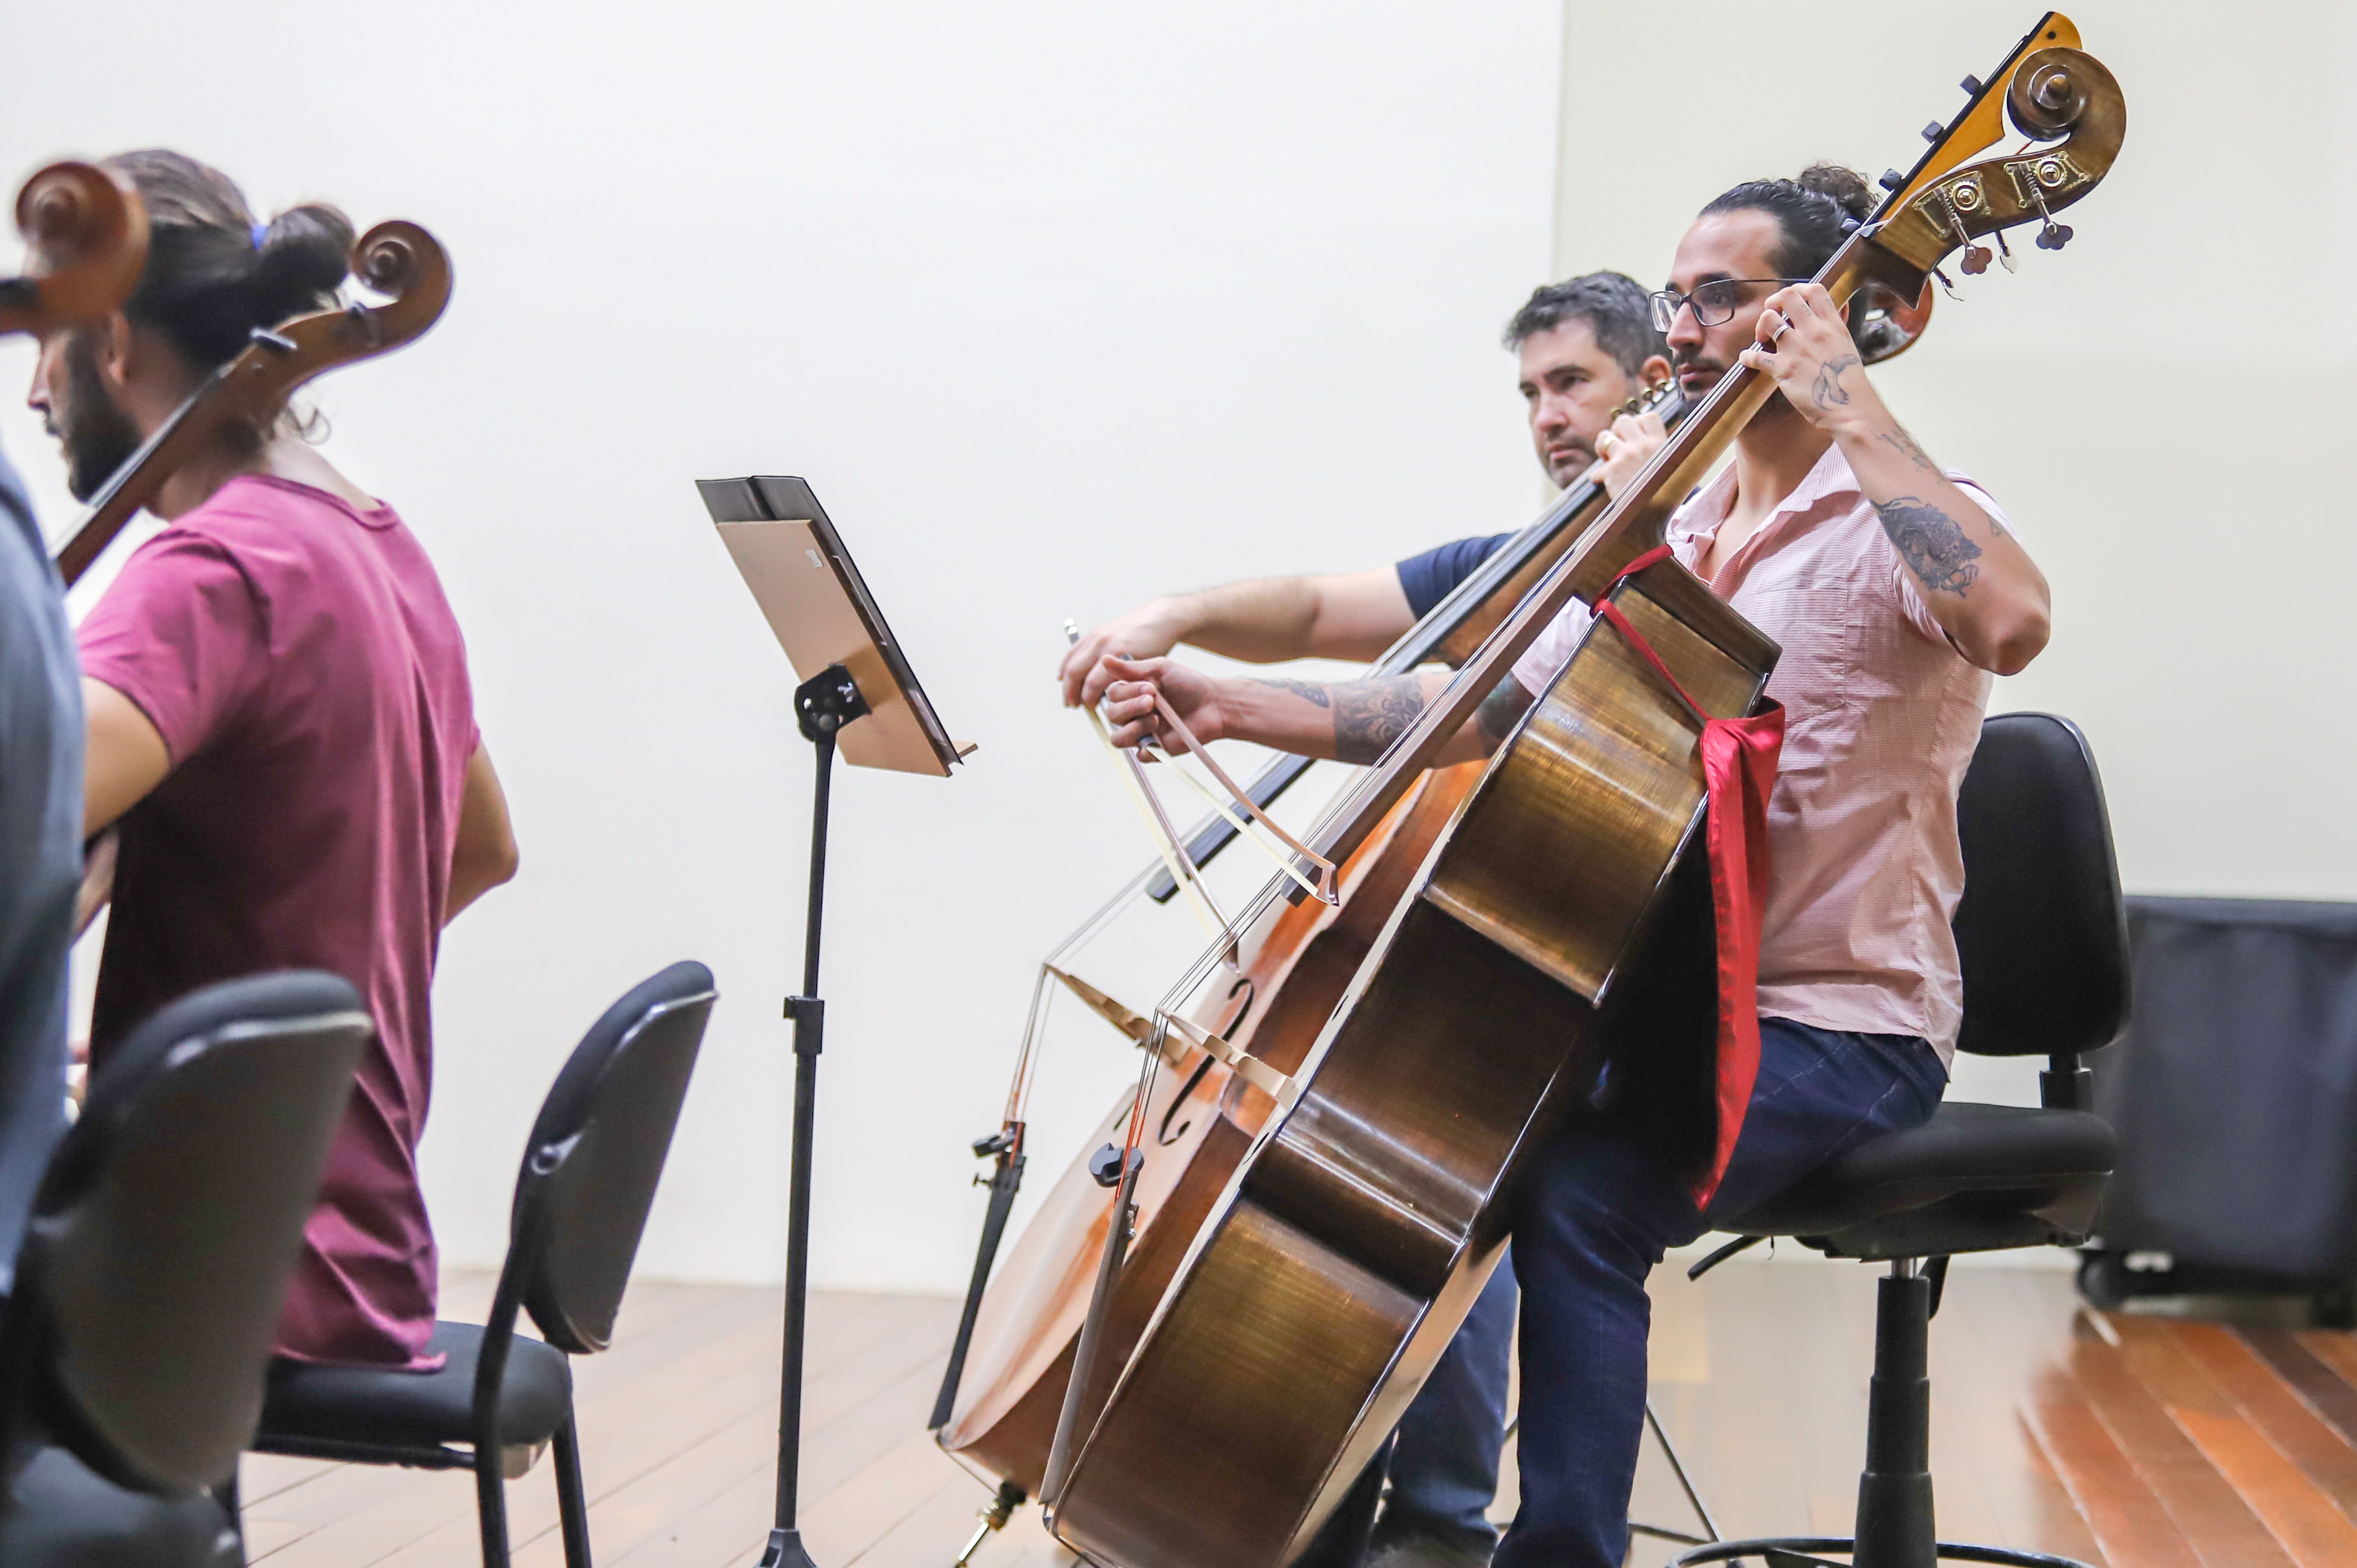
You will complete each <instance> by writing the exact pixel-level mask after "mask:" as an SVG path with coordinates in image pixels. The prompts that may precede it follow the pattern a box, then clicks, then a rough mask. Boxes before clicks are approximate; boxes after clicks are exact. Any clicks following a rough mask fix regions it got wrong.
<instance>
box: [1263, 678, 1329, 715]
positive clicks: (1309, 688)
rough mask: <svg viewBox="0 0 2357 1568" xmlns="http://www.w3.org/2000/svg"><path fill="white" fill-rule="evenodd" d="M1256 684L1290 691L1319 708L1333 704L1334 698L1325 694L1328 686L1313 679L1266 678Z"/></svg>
mask: <svg viewBox="0 0 2357 1568" xmlns="http://www.w3.org/2000/svg"><path fill="white" fill-rule="evenodd" d="M1258 684H1260V685H1263V686H1274V687H1275V688H1276V689H1277V690H1278V691H1280V692H1290V693H1293V694H1294V695H1295V696H1297V697H1298V698H1300V699H1301V700H1302V701H1303V702H1305V703H1315V704H1317V705H1318V707H1321V708H1330V707H1332V706H1333V705H1334V700H1333V699H1332V698H1331V697H1330V696H1329V695H1328V694H1327V692H1328V688H1326V687H1324V686H1321V685H1319V684H1318V682H1315V681H1283V680H1267V681H1262V682H1258Z"/></svg>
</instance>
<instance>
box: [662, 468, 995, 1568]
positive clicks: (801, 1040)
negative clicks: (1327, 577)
mask: <svg viewBox="0 0 2357 1568" xmlns="http://www.w3.org/2000/svg"><path fill="white" fill-rule="evenodd" d="M695 488H696V489H697V490H698V491H700V492H701V493H702V494H703V497H704V505H705V510H707V511H709V512H711V514H712V521H713V522H714V524H715V525H716V526H717V527H718V528H719V530H720V539H721V542H723V543H725V544H726V545H727V547H728V553H729V556H730V557H731V558H732V559H733V560H735V562H736V563H737V571H738V572H739V573H740V574H741V575H743V576H744V578H745V585H746V586H747V587H748V588H750V589H752V590H753V598H754V601H755V602H756V603H757V604H759V606H760V607H761V614H762V615H763V616H764V617H766V618H768V620H769V623H770V631H771V632H773V633H775V634H776V636H777V639H778V646H779V647H780V648H782V649H784V650H786V658H787V659H788V660H791V662H792V664H793V667H794V673H795V674H796V675H798V676H800V677H801V678H802V684H801V686H799V687H798V688H796V689H795V692H794V716H795V718H796V721H797V722H798V723H799V725H800V726H801V729H802V738H803V739H805V740H807V741H809V742H810V743H811V744H812V745H813V746H816V747H817V748H818V779H817V782H816V784H815V785H814V787H813V791H812V796H811V857H810V910H809V915H808V918H807V919H806V921H805V923H804V925H803V928H802V994H801V995H799V996H789V997H787V998H786V1016H787V1017H789V1018H791V1019H792V1020H793V1026H794V1154H793V1174H792V1177H791V1183H790V1186H789V1196H788V1198H787V1206H786V1325H785V1365H784V1368H783V1370H782V1372H781V1374H780V1388H779V1398H778V1511H777V1520H776V1523H775V1525H774V1526H773V1528H771V1530H770V1542H769V1546H768V1548H767V1549H766V1550H765V1551H764V1552H762V1553H761V1563H760V1568H816V1565H815V1564H814V1563H812V1561H811V1555H810V1553H809V1552H808V1551H806V1550H805V1549H804V1548H803V1546H802V1531H801V1530H800V1529H798V1528H797V1527H796V1525H795V1522H794V1512H795V1509H796V1507H797V1504H798V1502H799V1498H798V1497H797V1492H798V1490H799V1487H800V1483H801V1473H802V1330H803V1327H804V1325H805V1323H806V1321H807V1315H808V1304H809V1295H810V1192H811V1133H812V1128H813V1122H814V1120H815V1117H816V1112H817V1103H816V1102H817V1098H818V1055H819V1050H820V1048H821V1046H822V1044H823V1041H824V1038H825V1034H826V1004H824V1003H823V1002H821V1001H820V1000H819V995H818V950H819V932H820V928H821V924H822V921H823V917H824V911H825V892H826V809H827V796H828V793H829V790H830V787H831V784H832V781H833V779H834V753H835V749H836V746H837V732H838V731H839V732H841V741H840V744H841V747H842V751H843V756H844V760H845V761H846V762H848V763H850V764H851V765H852V766H853V767H855V768H889V769H891V770H893V771H895V772H899V773H929V774H931V775H933V776H934V777H936V778H941V779H946V778H948V777H949V774H950V768H951V767H952V765H954V764H955V763H957V762H958V761H960V760H961V759H962V758H963V757H965V756H966V754H967V753H969V752H971V751H972V750H974V747H973V746H970V745H969V746H960V745H959V744H957V743H956V742H954V741H952V740H951V739H950V737H949V732H948V731H947V730H945V729H943V728H942V722H941V720H940V719H939V718H937V717H935V716H934V714H933V705H932V703H930V702H928V701H927V700H926V698H925V693H924V689H923V688H922V687H920V686H919V685H918V684H917V677H916V672H915V671H912V670H910V669H909V661H908V660H907V659H906V658H905V657H904V656H903V655H902V654H901V651H900V645H899V643H898V642H896V641H894V640H893V638H892V632H891V628H888V627H887V626H886V625H885V624H884V615H883V612H882V611H880V610H878V609H877V607H876V600H875V598H874V597H873V596H871V595H869V593H868V592H867V585H866V583H865V582H863V581H862V580H861V579H860V575H859V568H858V567H856V566H855V565H853V564H851V554H850V553H849V552H848V551H846V550H845V549H844V547H843V540H842V537H841V536H840V535H838V534H837V533H836V532H834V524H833V523H831V522H829V521H827V516H826V513H825V511H824V510H823V509H822V508H821V507H820V506H819V504H818V498H817V497H816V496H814V495H813V494H812V493H811V488H810V486H809V485H807V484H805V483H803V482H802V480H800V479H795V478H782V477H772V476H755V477H750V478H742V479H698V480H697V481H696V482H695ZM861 719H865V720H866V721H867V722H866V723H865V724H856V723H855V721H857V720H861Z"/></svg>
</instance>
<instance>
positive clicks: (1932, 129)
mask: <svg viewBox="0 0 2357 1568" xmlns="http://www.w3.org/2000/svg"><path fill="white" fill-rule="evenodd" d="M1946 134H1948V128H1947V127H1946V126H1945V125H1943V124H1940V122H1938V121H1937V120H1934V121H1932V123H1931V124H1928V125H1926V126H1924V127H1923V139H1924V140H1925V141H1927V142H1932V143H1937V142H1938V141H1939V139H1940V138H1941V137H1943V136H1944V135H1946Z"/></svg>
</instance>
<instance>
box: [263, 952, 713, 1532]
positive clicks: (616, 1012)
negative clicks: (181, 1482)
mask: <svg viewBox="0 0 2357 1568" xmlns="http://www.w3.org/2000/svg"><path fill="white" fill-rule="evenodd" d="M713 999H714V992H713V989H712V972H711V971H710V970H708V969H706V968H705V967H704V966H703V965H702V964H700V963H675V964H673V965H672V966H671V967H670V968H669V969H666V970H664V971H663V972H662V973H661V974H658V975H656V976H655V977H654V978H652V979H651V980H648V981H646V982H644V983H641V984H640V985H639V986H638V987H636V988H635V989H634V990H632V991H631V992H630V994H629V995H627V996H625V997H623V998H622V999H621V1000H620V1001H619V1002H617V1003H615V1004H613V1005H612V1006H611V1007H608V1009H607V1010H606V1015H605V1016H604V1017H602V1018H599V1019H598V1020H597V1023H596V1024H595V1025H594V1026H591V1028H590V1030H589V1033H588V1034H587V1036H584V1037H583V1038H582V1041H581V1044H580V1045H579V1046H578V1047H575V1049H574V1052H573V1056H572V1058H571V1059H569V1060H568V1061H566V1063H565V1069H564V1071H562V1072H560V1073H558V1074H557V1077H556V1083H555V1086H554V1088H552V1089H551V1090H549V1091H548V1098H547V1100H546V1101H543V1102H542V1105H541V1108H540V1117H539V1120H537V1121H536V1122H533V1128H532V1138H531V1140H530V1142H529V1143H528V1144H526V1145H525V1148H524V1156H523V1169H522V1172H521V1173H520V1174H519V1175H518V1176H517V1178H516V1190H515V1202H514V1206H513V1208H512V1209H511V1213H510V1219H509V1239H508V1256H507V1262H506V1264H505V1265H504V1266H503V1267H502V1268H501V1269H500V1283H499V1290H498V1292H497V1294H495V1295H494V1296H493V1297H492V1299H491V1312H490V1322H489V1323H487V1324H483V1325H481V1326H477V1325H474V1324H471V1323H440V1324H436V1326H435V1329H434V1338H433V1341H432V1348H433V1349H434V1350H436V1351H437V1352H439V1353H440V1354H442V1355H444V1356H447V1358H448V1360H447V1362H446V1364H445V1365H444V1366H443V1367H442V1369H440V1370H439V1371H436V1372H396V1371H371V1370H368V1369H355V1368H349V1367H318V1366H307V1365H302V1364H299V1363H296V1362H292V1361H281V1362H279V1363H278V1364H277V1365H276V1366H274V1368H272V1369H271V1373H270V1391H269V1398H268V1400H267V1402H266V1403H265V1404H264V1408H263V1412H262V1432H261V1434H260V1435H259V1436H258V1437H256V1438H255V1439H254V1442H253V1448H254V1449H255V1451H256V1452H259V1453H264V1454H291V1455H297V1456H299V1457H304V1458H312V1459H340V1460H348V1461H352V1462H356V1463H359V1464H364V1465H407V1466H415V1467H418V1468H422V1469H429V1470H454V1469H468V1470H472V1471H473V1472H474V1473H475V1498H476V1508H477V1512H478V1516H479V1523H480V1525H481V1529H482V1541H483V1563H484V1564H485V1568H505V1564H506V1563H507V1561H508V1529H507V1490H506V1482H507V1481H508V1479H510V1478H511V1477H518V1476H522V1474H523V1473H524V1472H525V1471H526V1470H527V1469H529V1468H530V1467H531V1466H532V1463H533V1460H534V1459H535V1458H537V1457H538V1455H539V1452H540V1450H541V1449H542V1448H543V1447H544V1446H548V1445H550V1444H554V1449H555V1466H554V1467H555V1471H556V1497H557V1507H558V1511H559V1515H560V1518H561V1520H562V1523H563V1529H564V1532H565V1563H567V1565H568V1568H589V1515H588V1506H587V1500H586V1499H585V1498H584V1497H583V1495H582V1490H581V1455H580V1448H579V1444H578V1443H577V1442H576V1437H575V1434H574V1428H573V1370H572V1366H571V1363H570V1362H568V1361H567V1360H566V1359H565V1358H566V1357H567V1356H568V1355H575V1356H586V1355H588V1354H591V1353H592V1352H595V1351H598V1350H603V1349H604V1348H606V1347H607V1345H608V1343H609V1342H610V1341H611V1339H612V1337H613V1330H614V1316H615V1314H616V1313H617V1312H619V1310H620V1308H621V1305H622V1289H623V1287H624V1286H625V1285H626V1284H628V1283H630V1263H631V1261H632V1260H633V1259H634V1258H636V1257H637V1256H638V1251H639V1237H640V1232H641V1231H643V1230H645V1229H646V1222H647V1210H648V1208H650V1207H651V1206H652V1204H653V1202H654V1196H655V1184H656V1182H657V1181H658V1180H659V1179H660V1178H661V1177H662V1166H663V1157H664V1155H667V1154H668V1153H669V1152H670V1149H671V1138H672V1130H673V1127H674V1126H675V1125H677V1123H678V1121H679V1108H680V1102H681V1101H682V1100H683V1099H684V1098H685V1097H686V1094H687V1080H688V1075H689V1074H690V1073H691V1072H692V1071H694V1067H695V1055H696V1049H697V1047H698V1046H699V1045H700V1044H701V1043H702V1041H703V1039H704V1026H705V1019H706V1018H708V1017H709V1016H710V1015H711V1013H712V1004H713ZM519 1308H522V1310H524V1311H527V1312H529V1313H531V1314H532V1320H533V1322H534V1323H535V1324H537V1325H539V1326H540V1331H541V1333H542V1334H543V1335H544V1336H546V1340H545V1342H544V1341H542V1340H539V1339H532V1338H527V1337H518V1336H517V1334H516V1331H515V1328H516V1313H517V1310H518V1309H519Z"/></svg>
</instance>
